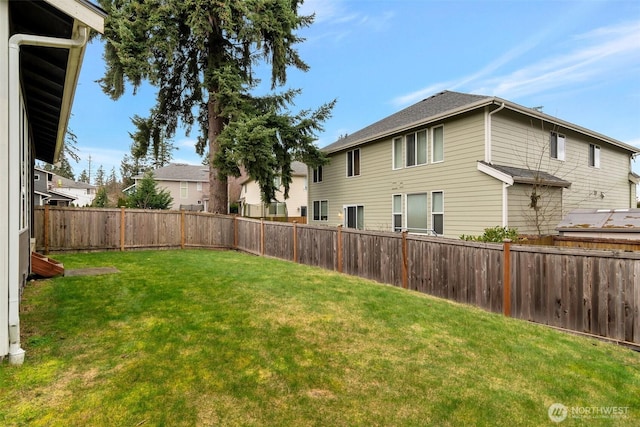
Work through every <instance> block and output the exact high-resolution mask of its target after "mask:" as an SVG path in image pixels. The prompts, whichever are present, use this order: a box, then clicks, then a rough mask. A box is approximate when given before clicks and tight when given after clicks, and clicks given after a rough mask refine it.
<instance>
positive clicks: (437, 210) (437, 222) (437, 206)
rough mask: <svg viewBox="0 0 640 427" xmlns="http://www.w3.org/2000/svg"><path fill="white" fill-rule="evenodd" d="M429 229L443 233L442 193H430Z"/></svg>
mask: <svg viewBox="0 0 640 427" xmlns="http://www.w3.org/2000/svg"><path fill="white" fill-rule="evenodd" d="M431 229H432V230H433V231H434V232H435V233H436V234H444V193H443V192H442V191H434V192H433V193H431Z"/></svg>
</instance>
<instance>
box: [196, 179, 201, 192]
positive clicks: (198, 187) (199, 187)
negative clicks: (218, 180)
mask: <svg viewBox="0 0 640 427" xmlns="http://www.w3.org/2000/svg"><path fill="white" fill-rule="evenodd" d="M196 191H202V182H201V181H198V182H196Z"/></svg>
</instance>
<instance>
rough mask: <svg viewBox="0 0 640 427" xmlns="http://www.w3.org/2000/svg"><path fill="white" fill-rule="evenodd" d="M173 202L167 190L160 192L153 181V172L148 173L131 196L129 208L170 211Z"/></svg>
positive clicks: (128, 203) (128, 202) (128, 200)
mask: <svg viewBox="0 0 640 427" xmlns="http://www.w3.org/2000/svg"><path fill="white" fill-rule="evenodd" d="M171 202H173V198H172V197H171V194H170V193H169V192H168V191H167V190H159V189H158V184H157V183H156V181H155V179H153V172H151V171H148V172H146V173H145V174H144V177H143V178H142V180H140V182H139V183H138V184H137V186H136V188H135V190H134V191H133V192H132V193H131V194H130V195H129V197H128V199H127V206H128V207H130V208H138V209H168V208H169V205H171Z"/></svg>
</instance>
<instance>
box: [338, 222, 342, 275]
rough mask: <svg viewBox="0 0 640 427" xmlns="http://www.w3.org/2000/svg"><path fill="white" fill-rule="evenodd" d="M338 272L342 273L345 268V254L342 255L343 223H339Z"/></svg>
mask: <svg viewBox="0 0 640 427" xmlns="http://www.w3.org/2000/svg"><path fill="white" fill-rule="evenodd" d="M337 244H338V251H337V252H338V260H337V261H338V262H337V264H338V273H342V270H343V256H342V224H340V225H338V242H337Z"/></svg>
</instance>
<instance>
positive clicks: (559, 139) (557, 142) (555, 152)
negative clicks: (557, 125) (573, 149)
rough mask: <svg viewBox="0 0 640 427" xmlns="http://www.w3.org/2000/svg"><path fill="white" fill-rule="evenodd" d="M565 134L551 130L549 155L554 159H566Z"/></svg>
mask: <svg viewBox="0 0 640 427" xmlns="http://www.w3.org/2000/svg"><path fill="white" fill-rule="evenodd" d="M564 144H565V136H564V135H560V134H559V133H556V132H551V136H550V138H549V155H550V156H551V158H552V159H557V160H564V152H565V149H564Z"/></svg>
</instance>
